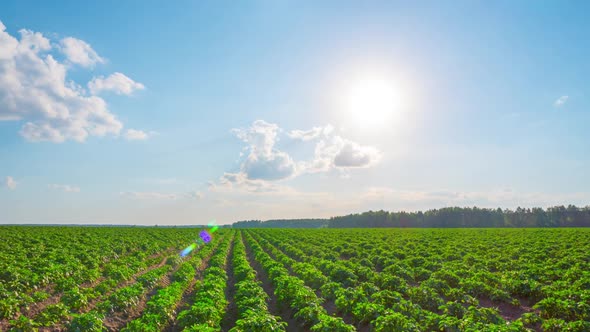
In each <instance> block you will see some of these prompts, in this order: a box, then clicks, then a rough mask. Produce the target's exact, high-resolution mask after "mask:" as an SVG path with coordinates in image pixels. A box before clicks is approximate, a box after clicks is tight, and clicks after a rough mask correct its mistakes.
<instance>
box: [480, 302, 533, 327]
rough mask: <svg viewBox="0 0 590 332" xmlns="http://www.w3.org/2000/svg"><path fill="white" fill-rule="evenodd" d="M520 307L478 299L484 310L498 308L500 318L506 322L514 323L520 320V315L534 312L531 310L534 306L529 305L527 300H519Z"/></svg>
mask: <svg viewBox="0 0 590 332" xmlns="http://www.w3.org/2000/svg"><path fill="white" fill-rule="evenodd" d="M518 300H519V302H520V305H519V306H518V305H513V304H511V303H505V302H494V301H492V300H490V299H488V298H479V305H480V306H481V307H485V308H498V311H499V312H500V316H502V318H504V320H506V321H509V322H511V321H514V320H517V319H518V318H520V316H522V314H524V313H527V312H534V311H535V310H534V309H533V308H532V306H533V305H534V304H532V303H530V302H529V300H528V299H525V298H519V299H518Z"/></svg>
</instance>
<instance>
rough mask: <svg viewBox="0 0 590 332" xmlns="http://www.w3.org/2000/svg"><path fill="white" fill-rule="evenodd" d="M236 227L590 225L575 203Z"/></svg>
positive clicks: (585, 210)
mask: <svg viewBox="0 0 590 332" xmlns="http://www.w3.org/2000/svg"><path fill="white" fill-rule="evenodd" d="M232 227H233V228H325V227H327V228H359V227H371V228H378V227H425V228H430V227H432V228H436V227H440V228H453V227H455V228H458V227H590V206H586V207H582V208H580V207H576V206H575V205H568V206H567V207H566V206H554V207H550V208H547V209H542V208H532V209H531V208H521V207H519V208H517V209H515V210H510V209H504V210H502V209H501V208H497V209H487V208H478V207H446V208H441V209H432V210H427V211H424V212H423V211H417V212H405V211H399V212H388V211H383V210H380V211H367V212H363V213H357V214H349V215H346V216H338V217H332V218H330V219H275V220H268V221H261V220H247V221H239V222H236V223H234V224H233V225H232Z"/></svg>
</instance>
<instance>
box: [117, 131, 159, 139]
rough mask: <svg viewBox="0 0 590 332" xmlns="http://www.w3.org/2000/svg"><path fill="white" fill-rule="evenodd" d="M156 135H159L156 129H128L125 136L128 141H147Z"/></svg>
mask: <svg viewBox="0 0 590 332" xmlns="http://www.w3.org/2000/svg"><path fill="white" fill-rule="evenodd" d="M154 135H157V133H156V132H154V131H150V132H145V131H143V130H138V129H127V130H126V131H125V135H124V137H125V139H126V140H128V141H145V140H147V139H148V138H150V137H152V136H154Z"/></svg>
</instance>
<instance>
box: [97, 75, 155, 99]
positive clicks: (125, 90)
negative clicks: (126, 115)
mask: <svg viewBox="0 0 590 332" xmlns="http://www.w3.org/2000/svg"><path fill="white" fill-rule="evenodd" d="M88 89H89V90H90V92H91V93H92V94H93V95H96V94H99V93H101V92H103V91H110V92H113V93H116V94H118V95H130V94H132V93H133V92H135V91H137V90H143V89H145V86H144V85H143V84H141V83H138V82H135V81H134V80H132V79H130V78H129V77H127V76H125V75H124V74H122V73H114V74H111V75H110V76H108V77H106V78H105V77H104V76H99V77H95V78H93V79H92V80H91V81H90V82H88Z"/></svg>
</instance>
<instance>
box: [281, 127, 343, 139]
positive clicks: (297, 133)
mask: <svg viewBox="0 0 590 332" xmlns="http://www.w3.org/2000/svg"><path fill="white" fill-rule="evenodd" d="M333 131H334V127H332V126H331V125H327V126H325V127H313V128H312V129H310V130H298V129H295V130H291V131H290V132H288V133H287V136H289V137H290V138H292V139H299V140H302V141H311V140H313V139H316V138H318V137H320V136H321V135H324V136H328V135H330V134H331V133H332V132H333Z"/></svg>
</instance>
